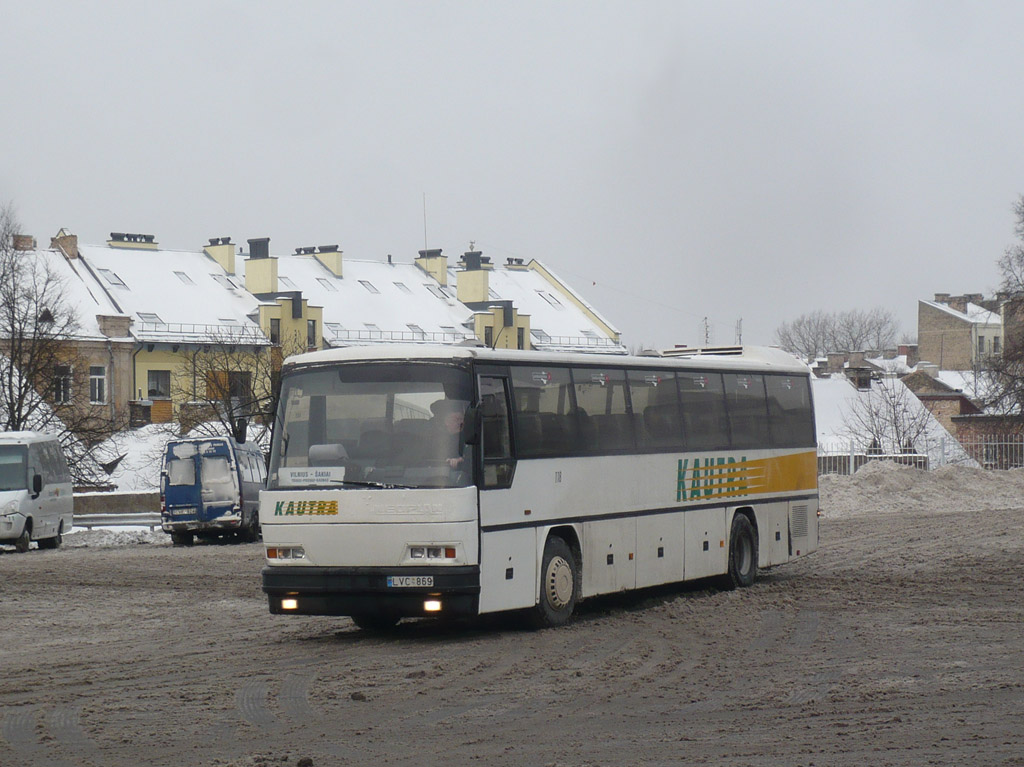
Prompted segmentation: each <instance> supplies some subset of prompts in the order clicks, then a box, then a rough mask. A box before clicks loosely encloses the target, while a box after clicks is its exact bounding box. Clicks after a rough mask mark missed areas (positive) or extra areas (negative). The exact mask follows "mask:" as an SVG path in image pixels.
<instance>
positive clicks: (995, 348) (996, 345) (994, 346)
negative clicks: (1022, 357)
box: [992, 336, 1003, 354]
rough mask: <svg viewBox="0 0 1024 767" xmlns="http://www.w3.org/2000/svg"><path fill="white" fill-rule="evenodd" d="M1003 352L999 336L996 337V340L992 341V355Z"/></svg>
mask: <svg viewBox="0 0 1024 767" xmlns="http://www.w3.org/2000/svg"><path fill="white" fill-rule="evenodd" d="M1002 351H1003V347H1002V345H1001V344H1000V341H999V336H996V337H995V338H993V339H992V353H993V354H1000V353H1001V352H1002Z"/></svg>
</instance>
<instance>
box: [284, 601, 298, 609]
mask: <svg viewBox="0 0 1024 767" xmlns="http://www.w3.org/2000/svg"><path fill="white" fill-rule="evenodd" d="M281 609H282V610H298V609H299V600H298V599H282V600H281Z"/></svg>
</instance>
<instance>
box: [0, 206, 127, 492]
mask: <svg viewBox="0 0 1024 767" xmlns="http://www.w3.org/2000/svg"><path fill="white" fill-rule="evenodd" d="M19 229H20V225H19V223H18V220H17V216H16V215H15V213H14V209H13V207H12V206H11V205H5V206H3V207H0V351H2V354H0V428H3V429H4V430H7V431H20V430H24V429H32V430H36V431H47V432H52V433H55V434H57V435H59V437H60V441H61V445H62V447H63V448H64V454H65V457H66V458H67V461H68V465H69V468H70V469H71V474H72V478H73V479H74V481H75V483H76V484H79V485H81V484H96V483H98V482H101V481H102V477H103V474H102V472H101V470H100V467H99V466H98V464H97V463H96V462H95V461H94V460H93V458H92V456H91V455H90V452H89V449H90V448H91V447H92V445H93V444H95V443H96V442H99V441H100V440H102V439H104V438H106V437H108V436H110V434H111V433H112V432H113V431H115V430H117V429H118V428H119V427H123V426H124V425H126V424H119V423H116V420H117V419H116V416H111V415H107V414H97V413H96V412H94V409H93V408H91V407H90V406H89V386H88V381H87V380H84V379H85V376H86V375H87V370H88V363H87V362H85V361H84V358H82V356H81V355H80V353H79V351H78V347H77V345H76V336H77V334H78V330H79V326H78V318H77V315H76V314H75V310H74V307H73V306H71V304H70V303H69V301H68V299H67V285H66V284H65V282H64V280H63V278H62V277H61V274H60V272H59V270H58V269H57V268H56V266H55V264H54V263H53V262H52V261H51V260H50V257H51V254H49V253H43V252H39V251H36V250H35V248H34V247H32V246H28V247H18V246H16V243H15V238H16V236H18V235H19V234H20V232H19ZM54 257H57V256H54Z"/></svg>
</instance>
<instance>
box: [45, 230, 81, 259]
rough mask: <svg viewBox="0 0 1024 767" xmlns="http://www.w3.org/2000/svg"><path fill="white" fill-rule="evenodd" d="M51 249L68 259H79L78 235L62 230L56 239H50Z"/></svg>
mask: <svg viewBox="0 0 1024 767" xmlns="http://www.w3.org/2000/svg"><path fill="white" fill-rule="evenodd" d="M50 247H51V248H53V249H54V250H59V251H60V252H61V253H63V254H64V256H65V257H66V258H69V259H75V258H78V235H77V234H71V232H69V231H68V230H67V229H63V228H62V229H61V230H60V231H59V232H57V236H56V237H51V238H50Z"/></svg>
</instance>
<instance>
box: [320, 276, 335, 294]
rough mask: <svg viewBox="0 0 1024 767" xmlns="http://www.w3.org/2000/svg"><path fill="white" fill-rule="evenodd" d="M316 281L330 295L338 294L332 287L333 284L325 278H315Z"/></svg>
mask: <svg viewBox="0 0 1024 767" xmlns="http://www.w3.org/2000/svg"><path fill="white" fill-rule="evenodd" d="M316 281H317V282H319V283H320V284H321V285H323V286H324V289H325V290H328V291H330V292H331V293H337V292H338V289H337V288H336V287H335V286H334V283H333V282H331V281H330V280H329V279H327V278H326V277H317V278H316Z"/></svg>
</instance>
